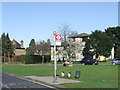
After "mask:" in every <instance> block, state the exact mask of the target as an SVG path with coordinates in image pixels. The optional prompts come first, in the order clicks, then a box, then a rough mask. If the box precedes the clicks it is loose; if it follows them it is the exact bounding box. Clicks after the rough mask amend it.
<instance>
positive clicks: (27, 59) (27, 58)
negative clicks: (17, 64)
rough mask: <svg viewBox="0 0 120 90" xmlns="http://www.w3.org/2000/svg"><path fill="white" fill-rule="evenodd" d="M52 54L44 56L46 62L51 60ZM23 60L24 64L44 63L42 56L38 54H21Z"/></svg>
mask: <svg viewBox="0 0 120 90" xmlns="http://www.w3.org/2000/svg"><path fill="white" fill-rule="evenodd" d="M50 60H51V55H45V56H44V63H45V62H50ZM21 62H22V63H24V64H35V63H42V56H38V55H21Z"/></svg>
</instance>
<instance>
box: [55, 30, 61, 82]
mask: <svg viewBox="0 0 120 90" xmlns="http://www.w3.org/2000/svg"><path fill="white" fill-rule="evenodd" d="M53 34H54V81H53V83H58V82H57V77H56V72H57V60H56V40H61V39H62V38H61V35H60V36H58V35H57V34H56V31H54V32H53Z"/></svg>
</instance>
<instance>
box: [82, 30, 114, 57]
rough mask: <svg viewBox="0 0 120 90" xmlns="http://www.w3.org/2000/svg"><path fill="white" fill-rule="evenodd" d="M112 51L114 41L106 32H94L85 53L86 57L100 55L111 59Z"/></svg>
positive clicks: (87, 41) (87, 42) (87, 43)
mask: <svg viewBox="0 0 120 90" xmlns="http://www.w3.org/2000/svg"><path fill="white" fill-rule="evenodd" d="M111 49H112V39H111V37H109V36H108V35H107V34H106V33H105V32H102V31H100V30H96V31H95V32H92V34H91V35H90V37H89V39H87V40H86V45H85V48H84V51H83V55H84V56H88V55H90V56H93V55H95V54H96V55H100V56H105V57H109V56H110V54H111Z"/></svg>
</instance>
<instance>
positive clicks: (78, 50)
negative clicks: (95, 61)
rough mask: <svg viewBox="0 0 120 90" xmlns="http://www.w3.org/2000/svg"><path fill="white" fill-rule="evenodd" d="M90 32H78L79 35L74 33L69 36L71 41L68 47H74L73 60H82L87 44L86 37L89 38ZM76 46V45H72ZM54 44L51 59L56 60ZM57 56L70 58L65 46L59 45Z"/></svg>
mask: <svg viewBox="0 0 120 90" xmlns="http://www.w3.org/2000/svg"><path fill="white" fill-rule="evenodd" d="M88 37H89V34H86V33H81V34H77V35H72V36H69V37H68V38H69V43H68V48H69V47H70V46H71V49H73V48H74V51H73V52H72V53H71V56H72V60H73V61H81V60H82V59H83V58H84V56H83V49H84V46H85V38H88ZM72 46H74V47H72ZM53 52H54V46H51V54H52V55H51V60H52V61H53V60H54V55H53ZM56 55H57V56H56V57H57V60H59V59H60V60H63V59H64V60H67V59H68V55H67V52H66V51H65V50H64V46H63V45H61V46H57V50H56Z"/></svg>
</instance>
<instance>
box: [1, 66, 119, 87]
mask: <svg viewBox="0 0 120 90" xmlns="http://www.w3.org/2000/svg"><path fill="white" fill-rule="evenodd" d="M2 70H3V72H7V73H12V74H16V75H20V76H30V75H35V76H53V75H54V66H47V65H34V66H31V65H3V66H2ZM76 70H79V71H80V72H81V73H80V78H79V79H76V78H74V77H75V72H76ZM61 71H64V72H65V78H67V73H68V72H71V78H70V79H74V80H80V81H82V82H80V83H66V84H61V85H62V86H63V87H67V88H118V65H114V66H113V65H85V66H83V65H76V66H73V67H63V66H61V65H58V66H57V75H58V76H59V77H60V75H61Z"/></svg>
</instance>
